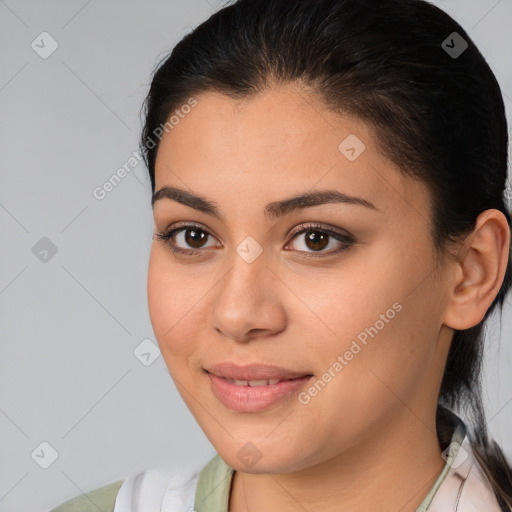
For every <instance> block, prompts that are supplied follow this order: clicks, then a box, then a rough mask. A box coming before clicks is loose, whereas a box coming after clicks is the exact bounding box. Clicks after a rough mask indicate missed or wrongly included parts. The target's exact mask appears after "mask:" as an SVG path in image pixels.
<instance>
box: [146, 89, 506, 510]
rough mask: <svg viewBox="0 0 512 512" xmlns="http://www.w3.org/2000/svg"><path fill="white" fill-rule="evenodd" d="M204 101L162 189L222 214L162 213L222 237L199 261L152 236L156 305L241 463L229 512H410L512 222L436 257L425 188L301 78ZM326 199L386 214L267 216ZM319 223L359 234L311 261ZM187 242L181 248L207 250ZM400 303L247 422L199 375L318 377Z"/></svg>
mask: <svg viewBox="0 0 512 512" xmlns="http://www.w3.org/2000/svg"><path fill="white" fill-rule="evenodd" d="M196 99H197V100H198V105H197V106H196V107H194V108H193V109H192V111H191V112H190V113H189V114H188V115H187V116H185V118H184V119H182V120H180V122H179V124H177V125H176V126H175V127H174V128H173V129H172V130H170V131H169V132H168V133H164V136H163V138H162V140H161V142H160V146H159V150H158V155H157V160H156V170H155V179H156V187H155V188H156V190H159V189H160V188H161V187H163V186H165V185H167V186H175V187H179V188H183V189H186V190H188V191H190V192H193V193H195V194H199V195H201V196H203V197H205V198H207V199H209V200H210V201H212V202H215V203H216V205H217V206H218V208H219V210H220V212H221V216H222V218H221V219H218V218H215V217H213V216H211V215H208V214H206V213H204V212H200V211H197V210H195V209H192V208H191V207H189V206H185V205H183V204H180V203H178V202H176V201H174V200H171V199H160V200H158V201H156V202H155V204H154V208H153V211H154V224H155V232H164V231H165V230H166V229H168V228H169V227H171V226H173V225H175V224H176V223H178V222H183V221H186V222H192V223H197V224H200V225H201V227H202V228H203V229H205V230H206V231H207V232H208V233H209V234H210V235H211V236H210V237H208V239H207V240H206V241H205V242H204V245H205V246H206V249H204V250H203V254H202V255H201V256H196V257H194V258H188V257H186V256H179V255H174V254H173V253H172V252H171V250H170V248H169V246H168V245H166V244H165V243H164V242H163V241H162V240H159V239H158V238H157V237H155V238H154V241H153V244H152V248H151V255H150V262H149V271H148V305H149V312H150V318H151V323H152V326H153V329H154V332H155V335H156V338H157V341H158V343H159V346H160V349H161V352H162V355H163V357H164V360H165V363H166V365H167V368H168V369H169V372H170V374H171V376H172V377H173V379H174V382H175V383H176V386H177V388H178V390H179V392H180V394H181V396H182V397H183V399H184V401H185V402H186V404H187V406H188V407H189V408H190V410H191V412H192V414H193V415H194V417H195V418H196V420H197V422H198V423H199V425H200V427H201V428H202V429H203V431H204V432H205V434H206V436H207V437H208V438H209V440H210V441H211V443H212V444H213V445H214V446H215V448H216V450H217V452H218V453H219V454H220V456H221V457H222V458H223V459H224V461H226V463H227V464H228V465H229V466H231V467H232V468H234V469H235V470H236V473H235V475H234V478H233V482H232V487H231V493H230V500H229V511H230V512H241V511H251V512H255V511H260V510H265V511H266V512H274V511H275V512H277V511H278V510H279V511H281V512H283V511H285V512H286V511H292V510H294V511H296V510H308V511H313V510H320V509H321V510H323V511H324V512H330V511H335V510H336V511H338V510H339V509H340V503H343V504H344V509H345V510H351V511H363V510H364V511H367V510H381V511H388V510H389V511H393V512H396V511H398V510H400V511H401V512H406V511H414V510H415V509H416V507H417V506H418V505H419V504H420V503H421V501H422V500H423V498H424V497H425V495H426V493H427V492H428V490H429V489H430V487H431V486H432V484H433V483H434V481H435V479H436V478H437V476H438V475H439V473H440V472H441V470H442V468H443V466H444V464H445V460H444V459H443V458H442V456H441V448H440V446H439V444H438V441H437V436H436V433H435V432H436V428H435V410H436V405H437V397H438V393H439V387H440V382H441V378H442V374H443V369H444V365H445V361H446V356H447V353H448V349H449V346H450V342H451V338H452V335H453V329H465V328H469V327H471V326H473V325H476V324H477V323H478V322H480V320H481V319H482V318H483V316H484V314H485V312H486V310H487V309H488V307H489V306H490V304H491V302H492V300H493V299H494V297H495V296H496V294H497V293H498V291H499V288H500V285H501V282H502V280H503V276H504V273H505V268H506V263H507V257H508V247H509V243H510V242H509V240H510V233H509V229H508V225H507V222H506V219H505V217H504V216H503V214H501V213H500V212H499V211H497V210H487V211H486V212H484V213H483V214H482V215H481V216H480V217H479V219H478V223H477V226H476V227H475V230H474V232H473V233H472V235H471V236H470V237H469V238H468V240H467V243H466V244H465V245H464V246H463V247H458V248H456V250H455V249H454V250H453V251H452V252H453V255H454V256H452V253H449V254H446V255H438V257H437V259H436V254H435V252H434V248H433V244H432V239H431V235H430V232H429V228H428V220H429V218H430V215H431V212H430V206H429V192H428V190H427V188H426V187H425V185H424V184H423V183H421V182H419V181H416V180H414V179H412V178H410V177H402V176H401V175H400V174H399V172H398V171H397V168H396V166H395V165H394V164H393V163H392V162H391V161H389V160H388V159H386V158H385V157H384V156H383V155H382V153H381V152H380V151H379V150H378V149H377V145H376V139H375V137H374V135H373V133H372V130H371V127H370V126H369V125H367V124H365V123H364V122H362V121H361V120H358V119H354V118H350V117H347V116H345V117H342V116H340V115H339V114H337V113H335V112H332V111H330V110H329V109H327V108H326V107H325V106H324V105H323V104H322V103H321V102H320V100H319V99H318V98H316V97H315V96H313V95H312V94H308V93H307V91H306V90H303V89H300V88H298V87H297V86H295V85H294V86H292V85H290V84H288V85H285V86H283V85H281V86H274V87H272V88H270V89H268V90H267V91H266V92H264V93H260V94H258V95H257V96H254V97H252V98H250V99H244V100H239V101H236V100H233V99H230V98H228V97H227V96H224V95H221V94H219V93H214V92H208V93H204V94H202V95H199V96H197V97H196ZM349 134H355V135H356V136H357V137H358V138H359V139H360V140H361V141H363V142H364V144H365V147H366V148H365V150H364V152H363V153H362V154H361V155H360V156H359V157H358V158H357V159H356V160H354V161H349V160H348V159H347V158H345V156H343V155H342V154H341V153H340V151H339V150H338V145H339V144H340V142H341V141H343V140H344V139H345V138H346V137H347V135H349ZM324 189H336V190H338V191H340V192H343V193H346V194H350V195H354V196H359V197H362V198H364V199H366V200H367V201H370V202H371V203H373V204H374V205H375V207H376V209H371V208H367V207H365V206H362V205H356V204H345V203H331V204H322V205H317V206H314V207H309V208H305V209H303V210H299V211H292V212H290V213H289V214H287V215H285V216H283V217H282V218H274V219H269V218H266V217H265V215H264V206H265V205H266V204H267V203H268V202H270V201H277V200H280V199H284V198H288V197H289V196H292V195H294V194H298V193H301V192H308V191H312V190H324ZM307 222H314V223H320V224H322V226H325V228H329V227H331V228H335V229H336V228H337V229H339V230H346V231H347V232H348V233H350V234H351V235H353V237H354V239H355V242H354V244H353V245H351V246H350V247H349V248H348V249H347V250H345V251H342V252H339V253H337V254H330V255H328V254H327V253H329V251H332V250H334V249H336V248H338V247H340V246H341V245H342V243H341V242H338V241H336V239H335V238H332V237H331V238H330V239H329V240H330V242H329V246H328V247H327V248H325V249H321V250H320V252H318V251H317V252H315V251H314V248H311V246H308V245H306V243H305V235H304V233H302V234H299V235H297V237H295V238H293V237H290V236H288V235H287V233H289V231H290V230H291V229H293V228H295V227H297V226H298V225H300V224H301V223H307ZM315 232H317V231H315ZM183 233H184V232H183V231H182V232H181V236H178V237H177V238H176V239H175V242H176V244H178V245H179V246H180V247H181V248H183V249H189V250H190V251H194V250H195V251H196V252H197V250H198V249H197V248H195V247H197V246H190V245H188V244H187V243H186V242H185V241H184V240H185V239H184V237H183ZM247 236H251V237H253V238H254V239H255V240H256V241H257V242H258V243H259V244H260V246H261V248H262V249H263V252H262V254H261V255H260V256H259V257H257V258H256V259H255V260H254V261H253V262H252V263H247V262H246V261H245V260H244V259H242V258H241V257H240V256H239V255H238V254H237V252H236V247H237V246H238V244H240V242H242V240H244V239H245V238H246V237H247ZM322 253H323V256H321V255H320V256H318V257H316V258H315V257H310V258H308V255H311V254H313V255H315V254H317V255H318V254H322ZM455 255H456V256H455ZM436 262H437V263H438V265H437V266H436ZM397 302H398V303H399V304H400V305H401V306H402V309H401V310H400V311H399V312H397V313H396V315H395V316H394V318H393V319H391V320H389V322H387V323H385V326H384V327H383V328H382V329H380V330H379V332H378V334H377V335H376V336H375V337H374V338H373V339H371V338H370V339H369V341H368V344H367V346H364V347H363V348H362V350H361V351H360V352H358V353H357V355H355V356H354V357H353V359H352V360H351V361H349V362H348V364H346V366H344V367H343V370H342V371H341V372H338V373H337V374H336V376H335V377H334V378H332V380H331V381H330V382H329V383H328V384H327V385H326V386H325V387H324V388H323V389H322V390H321V392H319V393H318V394H317V395H316V396H314V397H312V398H311V400H310V401H309V402H308V403H307V404H303V403H300V402H299V401H298V399H297V396H295V395H294V396H292V397H289V399H286V400H283V401H281V402H279V403H278V404H276V405H274V406H272V407H271V408H269V409H267V410H265V411H263V412H259V413H240V412H236V411H233V410H231V409H229V408H227V407H225V406H224V405H223V404H222V403H221V402H219V401H218V400H217V399H216V397H215V396H214V395H213V393H212V391H211V388H210V381H209V377H208V375H207V374H206V373H205V372H204V368H205V367H208V366H210V365H212V364H214V363H218V362H220V361H232V362H235V363H238V364H247V363H253V362H261V363H267V364H275V365H277V366H281V367H285V368H289V369H293V370H298V371H299V370H300V371H304V372H305V373H311V374H313V375H314V380H317V379H318V378H320V377H321V376H322V375H323V374H324V373H325V372H326V371H327V370H328V368H329V367H332V365H333V363H334V362H335V361H336V360H337V357H338V355H343V354H344V353H345V352H346V351H347V350H348V349H349V348H350V346H351V343H352V342H353V340H355V339H356V337H357V335H358V334H359V333H361V331H364V329H365V328H367V327H369V326H373V325H374V324H375V322H376V321H377V320H378V319H379V318H381V317H380V315H381V314H384V313H385V312H386V311H387V310H389V309H390V308H392V305H393V304H394V303H397ZM249 442H250V443H252V444H253V445H255V446H256V447H257V449H258V450H259V452H260V453H261V458H260V459H259V460H258V461H257V462H256V463H255V464H254V465H252V466H248V465H247V464H246V463H244V461H243V460H241V459H240V458H239V457H238V456H237V452H238V451H239V450H240V449H242V448H243V447H244V446H245V445H246V443H249Z"/></svg>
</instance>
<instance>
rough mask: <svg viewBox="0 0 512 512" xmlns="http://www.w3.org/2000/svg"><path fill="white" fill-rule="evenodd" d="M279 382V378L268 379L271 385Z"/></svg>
mask: <svg viewBox="0 0 512 512" xmlns="http://www.w3.org/2000/svg"><path fill="white" fill-rule="evenodd" d="M278 382H279V379H269V380H268V383H269V384H270V385H272V384H277V383H278Z"/></svg>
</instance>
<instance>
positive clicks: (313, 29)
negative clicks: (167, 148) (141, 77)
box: [140, 0, 512, 511]
mask: <svg viewBox="0 0 512 512" xmlns="http://www.w3.org/2000/svg"><path fill="white" fill-rule="evenodd" d="M452 32H457V33H458V34H459V35H460V36H461V37H462V38H463V39H465V40H466V42H467V43H468V44H469V46H468V48H467V49H466V50H465V51H464V52H463V53H462V54H461V55H460V56H458V57H457V58H453V57H452V56H450V55H449V54H448V53H447V52H446V51H445V50H444V49H443V48H442V47H441V43H442V42H443V41H444V40H445V39H446V38H447V37H448V36H449V35H450V34H451V33H452ZM280 83H282V84H285V83H290V84H292V83H293V84H300V85H301V86H306V87H307V88H308V89H310V90H311V91H312V92H314V93H315V94H316V95H318V97H319V98H320V99H322V100H323V101H324V102H325V104H326V105H328V106H329V107H330V108H332V109H333V110H335V111H339V112H341V113H346V114H348V115H353V116H356V117H358V118H360V119H362V120H364V121H366V122H368V124H369V125H370V126H372V127H373V128H374V129H375V136H376V138H377V143H378V146H379V148H380V150H381V151H382V153H383V154H385V155H386V156H387V157H388V158H389V159H390V160H391V161H393V162H394V163H395V164H396V165H397V166H398V167H399V168H400V171H401V172H403V173H404V174H407V175H411V176H414V177H417V178H419V179H421V180H422V181H423V182H424V183H426V185H427V186H428V187H429V190H430V193H431V201H432V211H433V212H434V214H433V219H432V226H431V230H432V237H433V242H434V246H435V248H436V250H438V251H439V252H441V251H444V250H445V249H446V247H447V246H448V243H449V242H453V241H461V240H462V239H463V238H464V236H465V235H467V234H468V233H469V232H470V231H472V229H473V228H474V226H475V222H476V219H477V216H478V215H479V214H480V213H481V212H483V211H484V210H486V209H489V208H495V209H497V210H500V211H501V212H503V214H504V215H505V216H506V218H507V221H508V224H509V227H510V225H511V216H510V213H509V211H508V209H507V206H506V203H505V186H506V180H507V160H508V132H507V122H506V117H505V107H504V104H503V99H502V96H501V91H500V88H499V85H498V83H497V81H496V78H495V76H494V74H493V73H492V71H491V69H490V67H489V66H488V64H487V62H486V61H485V59H484V57H483V56H482V55H481V53H480V52H479V50H478V49H477V48H476V47H475V45H474V43H473V41H472V40H471V39H470V37H469V36H468V35H467V33H466V32H465V31H464V29H463V28H462V27H461V26H460V25H459V24H458V23H457V22H455V21H454V20H453V19H452V18H451V17H450V16H449V15H448V14H446V13H445V12H443V11H442V10H440V9H439V8H437V7H435V6H434V5H432V4H430V3H428V2H426V1H424V0H379V2H375V1H374V0H238V1H234V2H233V3H231V4H228V5H226V6H225V7H224V8H222V9H221V10H219V11H217V12H216V13H214V14H213V15H212V16H211V17H210V18H209V19H207V20H206V21H205V22H203V23H202V24H201V25H199V26H198V27H197V28H196V29H195V30H193V31H192V32H191V33H189V34H187V35H186V36H185V37H184V38H183V39H182V40H181V41H180V42H179V43H178V44H177V45H176V46H175V47H174V49H173V50H172V52H171V54H170V55H169V56H166V57H165V59H163V60H162V62H160V63H159V65H158V66H157V69H156V71H155V74H154V76H153V80H152V83H151V87H150V91H149V93H148V96H147V98H146V100H145V102H144V105H143V114H144V127H143V131H142V135H141V141H140V144H141V149H142V152H143V154H144V158H145V161H146V164H147V167H148V170H149V174H150V179H151V184H152V189H153V191H154V189H155V159H156V154H157V151H158V143H153V144H151V145H149V144H147V142H148V141H149V140H151V139H152V135H153V134H154V133H157V132H158V129H159V127H161V126H163V125H164V124H165V123H166V121H168V119H169V116H170V115H171V114H172V112H173V111H174V110H175V109H177V108H180V106H181V105H183V104H186V103H187V100H188V99H189V98H190V97H191V96H193V95H197V94H200V93H202V92H207V91H215V92H220V93H223V94H226V95H228V96H230V97H232V98H234V99H238V98H246V97H250V96H251V95H254V94H257V93H258V92H261V91H264V90H265V89H267V88H269V87H272V86H273V85H275V84H280ZM160 132H161V129H160ZM153 139H154V135H153ZM510 285H511V261H510V256H509V261H508V264H507V270H506V274H505V278H504V280H503V283H502V286H501V289H500V291H499V293H498V295H497V296H496V298H495V300H494V301H493V303H492V305H491V307H490V308H489V310H488V311H487V313H486V315H485V317H484V319H483V320H482V322H481V323H480V324H478V325H476V326H474V327H472V328H470V329H467V330H463V331H456V332H455V335H454V337H453V340H452V344H451V348H450V351H449V355H448V358H447V363H446V367H445V373H444V377H443V380H442V384H441V390H440V395H439V405H438V410H437V418H436V420H437V431H438V436H439V440H440V443H441V445H442V446H446V445H447V444H448V443H449V437H448V436H449V434H450V433H451V430H450V423H449V422H450V419H449V418H450V415H449V413H448V412H447V409H448V410H453V411H454V412H458V413H463V414H464V415H465V417H466V421H467V422H469V427H470V430H469V437H470V441H471V443H472V446H473V448H474V451H475V454H476V456H477V458H478V460H479V462H480V464H481V465H482V468H483V469H484V471H485V473H486V475H487V476H488V478H489V480H490V482H491V484H492V486H493V488H494V491H495V494H496V496H497V499H498V502H499V503H500V506H501V508H502V510H504V511H509V510H511V509H512V470H511V467H510V465H509V462H507V460H506V459H505V456H504V455H503V452H502V451H501V449H500V447H499V446H498V445H497V444H496V443H495V442H494V441H491V440H490V439H489V437H488V434H487V429H486V422H485V413H484V407H483V404H482V398H481V366H482V354H483V334H484V332H483V329H484V324H485V321H486V320H487V318H488V317H489V316H490V314H491V313H492V311H493V310H494V309H495V308H496V306H497V305H499V306H500V309H501V308H502V306H503V302H504V299H505V296H506V294H507V292H508V290H509V288H510Z"/></svg>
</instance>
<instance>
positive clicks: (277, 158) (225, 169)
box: [155, 85, 427, 215]
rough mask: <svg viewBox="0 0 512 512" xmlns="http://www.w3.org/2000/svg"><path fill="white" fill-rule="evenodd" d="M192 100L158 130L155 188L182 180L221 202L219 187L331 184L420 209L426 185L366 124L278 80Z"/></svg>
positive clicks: (266, 190)
mask: <svg viewBox="0 0 512 512" xmlns="http://www.w3.org/2000/svg"><path fill="white" fill-rule="evenodd" d="M195 99H196V100H197V105H196V106H195V107H193V108H192V109H191V110H190V113H188V114H186V115H184V116H183V117H182V118H181V119H180V120H179V122H178V123H177V124H175V125H174V127H173V128H172V129H171V130H169V132H168V133H165V132H164V135H163V137H162V140H161V142H160V146H159V150H158V154H157V159H156V165H155V181H156V190H158V189H159V188H160V187H162V186H164V185H173V184H174V185H177V186H180V187H183V185H185V186H186V187H188V188H190V189H192V190H194V191H195V192H197V193H201V194H202V195H205V196H210V197H211V195H212V194H215V195H216V196H219V197H220V201H219V202H221V201H222V200H223V199H222V193H223V192H229V194H230V196H229V197H228V196H226V198H227V200H231V201H234V200H237V199H238V201H241V202H243V201H244V200H248V199H251V200H254V199H256V198H257V197H260V196H261V197H263V196H265V197H266V198H267V199H270V198H272V197H275V198H280V197H284V196H287V195H290V194H291V193H299V192H304V191H305V190H311V189H314V188H333V187H334V188H336V189H338V190H340V191H341V192H343V193H346V194H351V195H358V196H365V197H366V198H367V199H368V200H369V201H371V202H372V203H373V204H375V205H376V206H377V207H378V208H380V209H382V210H388V211H390V210H391V209H394V210H396V211H397V213H399V214H403V213H404V212H406V211H407V210H410V209H411V207H412V206H414V205H411V203H415V207H416V209H420V210H422V209H423V210H425V207H426V201H427V191H426V188H425V187H424V185H423V184H422V183H419V182H417V181H416V180H414V179H412V178H408V177H404V176H402V174H401V173H400V172H398V169H397V167H396V166H395V165H394V164H393V163H392V162H391V161H389V160H388V159H387V158H386V157H385V156H384V155H382V154H381V153H380V151H379V150H378V149H377V144H376V139H375V136H374V134H373V133H372V129H371V127H370V126H369V125H368V124H366V123H365V122H363V121H361V120H359V119H355V118H353V117H350V116H342V115H340V114H339V113H337V112H334V111H332V110H331V109H329V108H327V107H326V106H325V105H324V104H323V103H322V102H321V101H320V100H319V99H318V98H317V97H315V96H313V95H311V94H308V93H307V92H306V91H305V90H303V89H299V88H297V87H295V86H292V85H286V86H280V87H275V88H272V89H268V90H267V91H265V92H264V93H260V94H257V95H254V96H251V97H249V98H246V99H242V100H234V99H232V98H230V97H228V96H226V95H223V94H220V93H217V92H208V93H203V94H201V95H198V96H195ZM352 149H353V150H354V151H352ZM347 150H349V151H348V153H347ZM347 155H348V157H350V158H348V157H347ZM354 156H355V158H353V157H354ZM234 194H236V197H234ZM425 215H426V214H425Z"/></svg>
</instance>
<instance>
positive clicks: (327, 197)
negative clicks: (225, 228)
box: [151, 186, 380, 219]
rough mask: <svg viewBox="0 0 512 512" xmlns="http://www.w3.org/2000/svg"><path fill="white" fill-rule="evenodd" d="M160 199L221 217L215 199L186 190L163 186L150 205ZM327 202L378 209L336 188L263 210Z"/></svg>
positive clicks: (277, 212) (274, 213)
mask: <svg viewBox="0 0 512 512" xmlns="http://www.w3.org/2000/svg"><path fill="white" fill-rule="evenodd" d="M161 199H171V200H173V201H176V202H178V203H180V204H183V205H185V206H189V207H190V208H193V209H194V210H198V211H200V212H203V213H206V214H207V215H212V216H214V217H217V218H219V219H220V218H221V215H220V210H219V207H218V204H217V203H216V202H215V201H211V200H208V199H206V198H205V197H202V196H200V195H196V194H194V193H192V192H189V191H188V190H184V189H181V188H177V187H169V186H164V187H162V188H161V189H159V190H158V191H156V192H155V193H154V194H153V197H152V198H151V206H154V205H155V203H156V202H157V201H159V200H161ZM328 203H346V204H353V205H359V206H365V207H366V208H370V209H373V210H376V211H380V210H379V208H377V207H376V206H375V205H374V204H373V203H371V202H370V201H367V200H366V199H363V198H362V197H357V196H350V195H347V194H344V193H342V192H339V191H338V190H319V191H314V192H305V193H303V194H298V195H296V196H292V197H289V198H287V199H282V200H280V201H274V202H272V203H268V204H267V205H266V206H265V209H264V212H265V216H266V217H267V218H277V217H283V216H284V215H286V214H288V213H290V212H292V211H296V210H302V209H304V208H309V207H312V206H318V205H322V204H328Z"/></svg>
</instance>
